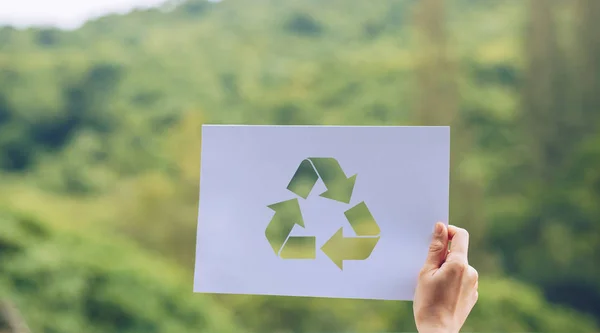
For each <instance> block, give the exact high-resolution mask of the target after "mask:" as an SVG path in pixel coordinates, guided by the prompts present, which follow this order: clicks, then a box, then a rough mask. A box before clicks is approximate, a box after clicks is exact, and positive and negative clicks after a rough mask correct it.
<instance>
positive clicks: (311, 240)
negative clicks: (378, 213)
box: [265, 157, 380, 270]
mask: <svg viewBox="0 0 600 333" xmlns="http://www.w3.org/2000/svg"><path fill="white" fill-rule="evenodd" d="M319 179H320V180H321V181H322V182H323V184H324V185H325V187H326V188H327V190H326V191H325V192H323V193H321V194H320V195H319V196H320V197H322V198H325V199H329V200H333V201H337V202H341V203H344V204H349V203H350V200H351V198H352V193H353V190H354V184H355V182H356V175H353V176H351V177H346V174H345V173H344V171H343V170H342V167H341V166H340V164H339V163H338V161H337V160H336V159H334V158H314V157H311V158H307V159H304V160H303V161H302V162H301V163H300V166H299V167H298V169H297V170H296V173H295V174H294V176H293V177H292V179H291V180H290V182H289V184H288V186H287V189H288V190H289V191H291V192H292V193H294V194H296V195H297V196H298V197H300V198H301V199H307V198H308V196H309V195H310V194H311V192H312V190H313V187H314V186H315V185H316V183H317V181H318V180H319ZM298 197H296V198H293V199H289V200H286V201H281V202H277V203H274V204H272V205H269V206H268V207H269V208H270V209H272V210H273V211H275V214H274V215H273V217H272V219H271V221H270V222H269V224H268V226H267V229H266V231H265V236H266V238H267V240H268V242H269V244H271V247H272V248H273V251H274V252H275V254H276V255H277V256H278V257H280V258H281V259H315V258H316V243H317V239H316V237H315V236H292V235H290V234H291V233H292V230H293V228H294V226H295V225H298V226H300V227H302V228H305V224H304V219H303V217H302V212H301V209H300V203H299V198H298ZM344 215H345V216H346V219H347V220H348V222H349V223H350V226H351V227H352V229H353V231H354V233H355V235H356V236H355V237H344V234H343V229H344V228H343V227H341V228H340V229H338V231H337V232H336V233H335V234H334V235H333V236H331V238H329V240H327V242H325V244H324V245H323V246H322V247H321V251H323V252H324V253H325V255H327V256H328V257H329V259H331V261H333V263H335V264H336V265H337V266H338V267H339V268H340V270H343V269H344V261H346V260H366V259H368V258H369V257H370V256H371V253H372V252H373V249H375V246H376V245H377V242H379V234H380V229H379V226H378V225H377V222H376V221H375V219H374V218H373V216H372V215H371V212H370V211H369V208H368V207H367V205H366V204H365V202H364V201H361V202H360V203H358V204H356V205H355V206H353V207H351V208H349V209H348V210H346V211H345V212H344Z"/></svg>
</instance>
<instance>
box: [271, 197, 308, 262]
mask: <svg viewBox="0 0 600 333" xmlns="http://www.w3.org/2000/svg"><path fill="white" fill-rule="evenodd" d="M268 207H269V208H271V209H272V210H274V211H275V215H273V218H271V222H269V225H268V226H267V229H266V230H265V236H266V237H267V240H268V241H269V244H271V247H272V248H273V251H275V254H277V255H279V250H281V247H282V246H283V244H284V243H285V240H286V239H287V238H288V235H289V234H290V233H291V232H292V229H293V228H294V225H295V224H297V225H299V226H301V227H304V220H303V219H302V212H301V211H300V204H299V203H298V199H291V200H287V201H282V202H278V203H276V204H272V205H270V206H268Z"/></svg>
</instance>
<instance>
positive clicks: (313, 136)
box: [194, 125, 450, 300]
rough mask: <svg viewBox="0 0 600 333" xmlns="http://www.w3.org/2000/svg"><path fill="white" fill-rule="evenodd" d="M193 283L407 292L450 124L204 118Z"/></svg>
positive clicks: (275, 290) (366, 293)
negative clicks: (209, 121)
mask: <svg viewBox="0 0 600 333" xmlns="http://www.w3.org/2000/svg"><path fill="white" fill-rule="evenodd" d="M201 156H202V158H201V159H202V163H201V175H200V205H199V213H198V235H197V251H196V271H195V277H194V291H195V292H202V293H225V294H254V295H280V296H310V297H327V298H356V299H381V300H412V299H413V294H414V289H415V285H416V281H417V275H418V272H419V270H420V269H421V266H422V264H423V262H424V260H425V257H426V255H427V249H428V245H429V241H430V237H431V233H432V231H433V226H434V224H435V223H436V222H437V221H443V222H445V221H448V208H449V207H448V201H449V160H450V128H449V127H370V126H369V127H366V126H365V127H362V126H348V127H346V126H244V125H231V126H230V125H205V126H203V128H202V153H201Z"/></svg>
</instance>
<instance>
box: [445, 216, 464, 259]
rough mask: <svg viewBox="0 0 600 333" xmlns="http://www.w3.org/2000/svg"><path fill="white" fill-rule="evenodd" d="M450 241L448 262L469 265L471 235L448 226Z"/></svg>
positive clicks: (461, 229) (460, 229)
mask: <svg viewBox="0 0 600 333" xmlns="http://www.w3.org/2000/svg"><path fill="white" fill-rule="evenodd" d="M448 239H449V241H450V253H448V260H458V261H462V262H466V263H468V262H469V261H468V252H469V233H468V232H467V230H465V229H463V228H458V227H455V226H453V225H450V226H448Z"/></svg>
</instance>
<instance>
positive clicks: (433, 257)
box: [423, 222, 448, 272]
mask: <svg viewBox="0 0 600 333" xmlns="http://www.w3.org/2000/svg"><path fill="white" fill-rule="evenodd" d="M447 251H448V228H447V227H446V225H445V224H443V223H441V222H438V223H436V225H435V228H434V233H433V238H432V239H431V243H430V244H429V253H428V254H427V259H426V261H425V265H424V266H423V271H426V272H430V271H432V270H434V269H438V268H440V266H441V265H442V263H443V262H444V260H445V259H446V253H447Z"/></svg>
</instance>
